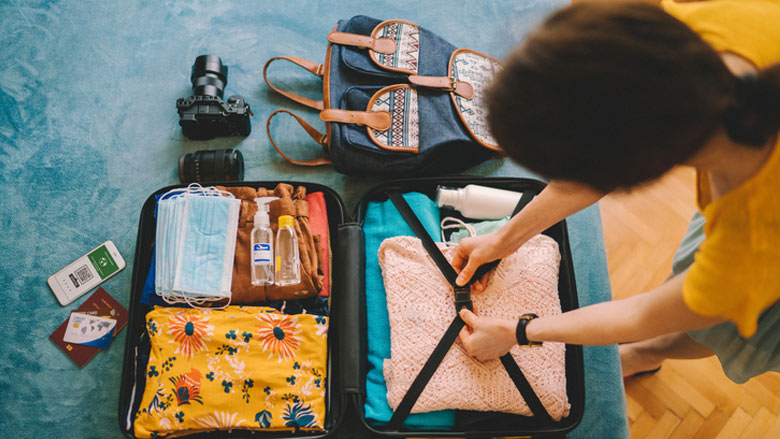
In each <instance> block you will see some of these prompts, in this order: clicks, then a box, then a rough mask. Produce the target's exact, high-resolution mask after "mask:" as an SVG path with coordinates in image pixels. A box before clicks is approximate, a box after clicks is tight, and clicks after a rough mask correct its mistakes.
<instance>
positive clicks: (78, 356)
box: [49, 287, 128, 367]
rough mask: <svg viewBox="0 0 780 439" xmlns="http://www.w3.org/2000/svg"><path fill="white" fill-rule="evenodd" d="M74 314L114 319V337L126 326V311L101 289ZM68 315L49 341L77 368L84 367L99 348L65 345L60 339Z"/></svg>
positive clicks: (63, 333)
mask: <svg viewBox="0 0 780 439" xmlns="http://www.w3.org/2000/svg"><path fill="white" fill-rule="evenodd" d="M75 311H76V312H84V313H89V314H93V313H95V314H96V315H98V316H101V317H109V318H112V319H116V327H115V328H114V337H116V335H117V334H118V333H119V331H121V330H122V328H124V327H125V325H127V317H128V314H127V309H125V307H123V306H122V305H120V304H119V302H117V301H116V299H114V298H113V297H111V295H110V294H108V293H107V292H106V290H104V289H103V287H100V288H98V289H97V290H96V291H95V292H94V293H92V295H91V296H89V298H87V300H86V301H85V302H84V303H82V304H81V306H80V307H78V308H77V309H76V310H75ZM68 320H70V315H69V316H68V318H67V319H65V321H64V322H62V324H61V325H60V326H59V327H58V328H57V329H56V330H55V331H54V332H52V334H51V335H50V336H49V339H50V340H51V341H53V342H54V344H56V345H57V346H59V347H60V349H62V351H63V352H65V353H66V354H67V355H68V356H69V357H70V358H71V359H72V360H73V361H74V362H75V363H76V364H78V366H79V367H84V365H85V364H87V363H89V361H90V360H92V358H93V357H94V356H95V354H97V353H98V351H100V348H96V347H93V346H85V345H78V344H73V343H66V342H64V341H63V340H62V339H63V337H64V336H65V328H66V327H67V326H68Z"/></svg>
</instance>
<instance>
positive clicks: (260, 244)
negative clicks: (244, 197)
mask: <svg viewBox="0 0 780 439" xmlns="http://www.w3.org/2000/svg"><path fill="white" fill-rule="evenodd" d="M276 199H277V198H276V197H263V198H255V203H257V213H255V226H254V228H253V229H252V238H251V245H252V252H251V258H252V260H251V263H252V285H254V286H262V285H271V284H273V283H274V232H273V230H271V221H270V219H269V218H268V209H269V206H268V203H269V202H271V201H273V200H276Z"/></svg>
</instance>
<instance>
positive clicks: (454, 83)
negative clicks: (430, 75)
mask: <svg viewBox="0 0 780 439" xmlns="http://www.w3.org/2000/svg"><path fill="white" fill-rule="evenodd" d="M449 79H450V87H449V88H445V90H446V91H455V89H456V88H457V87H458V81H456V80H455V76H449Z"/></svg>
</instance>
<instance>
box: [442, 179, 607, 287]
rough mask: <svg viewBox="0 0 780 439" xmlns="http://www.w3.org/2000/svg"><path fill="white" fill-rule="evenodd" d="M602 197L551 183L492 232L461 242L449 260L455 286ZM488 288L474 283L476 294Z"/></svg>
mask: <svg viewBox="0 0 780 439" xmlns="http://www.w3.org/2000/svg"><path fill="white" fill-rule="evenodd" d="M601 196H602V194H600V193H598V192H596V191H594V190H593V189H591V188H589V187H587V186H584V185H582V184H580V183H574V182H566V181H560V180H554V181H551V182H550V183H549V184H548V185H547V187H545V188H544V189H543V190H542V191H541V192H540V193H539V195H537V196H536V197H535V198H534V199H533V200H532V201H531V202H530V203H528V205H527V206H526V207H525V208H524V209H523V210H521V211H520V212H519V213H518V214H517V215H515V216H514V217H513V218H512V219H511V220H509V222H508V223H506V224H504V226H503V227H501V228H500V229H498V230H496V231H495V232H492V233H488V234H486V235H482V236H477V237H474V238H465V239H463V240H462V241H460V244H458V248H457V249H456V251H455V257H454V259H453V260H452V266H453V267H454V268H455V271H457V272H458V273H460V275H459V276H458V280H457V284H458V285H465V284H466V283H467V282H468V281H469V280H470V279H471V277H472V276H474V272H476V271H477V268H479V267H480V266H481V265H483V264H486V263H488V262H492V261H495V260H496V259H501V258H504V257H506V256H509V255H511V254H512V253H514V251H515V250H517V249H518V248H520V246H521V245H523V244H525V242H526V241H528V240H529V239H531V237H533V236H535V235H536V234H538V233H541V232H542V231H543V230H545V229H547V228H548V227H550V226H552V225H553V224H555V223H557V222H558V221H560V220H562V219H564V218H566V217H567V216H569V215H571V214H573V213H575V212H578V211H580V210H581V209H584V208H585V207H587V206H590V205H591V204H593V203H595V202H596V201H598V199H599V198H601ZM486 285H487V275H486V276H485V277H483V278H482V279H480V280H479V281H478V282H475V283H474V285H473V286H474V291H476V292H479V291H483V290H484V289H485V286H486Z"/></svg>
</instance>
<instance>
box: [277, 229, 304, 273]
mask: <svg viewBox="0 0 780 439" xmlns="http://www.w3.org/2000/svg"><path fill="white" fill-rule="evenodd" d="M294 221H295V218H293V217H292V216H290V215H282V216H280V217H279V230H277V231H276V285H294V284H298V283H301V264H300V255H299V254H298V238H297V237H296V236H295V229H294V228H293V222H294Z"/></svg>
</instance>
